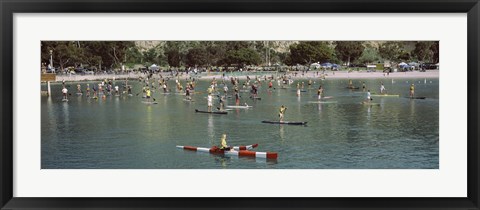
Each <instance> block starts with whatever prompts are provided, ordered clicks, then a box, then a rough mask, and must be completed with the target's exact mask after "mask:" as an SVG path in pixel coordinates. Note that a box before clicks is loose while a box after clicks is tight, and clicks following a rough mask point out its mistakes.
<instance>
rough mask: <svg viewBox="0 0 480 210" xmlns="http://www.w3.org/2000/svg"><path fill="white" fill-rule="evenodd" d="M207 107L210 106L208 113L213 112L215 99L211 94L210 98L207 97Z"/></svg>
mask: <svg viewBox="0 0 480 210" xmlns="http://www.w3.org/2000/svg"><path fill="white" fill-rule="evenodd" d="M207 105H208V109H207V110H208V111H209V112H211V111H212V106H213V97H212V94H211V93H209V94H208V96H207Z"/></svg>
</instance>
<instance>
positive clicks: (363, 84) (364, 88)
mask: <svg viewBox="0 0 480 210" xmlns="http://www.w3.org/2000/svg"><path fill="white" fill-rule="evenodd" d="M366 89H367V86H366V85H365V82H363V83H362V91H363V92H365V90H366Z"/></svg>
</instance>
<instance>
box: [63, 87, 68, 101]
mask: <svg viewBox="0 0 480 210" xmlns="http://www.w3.org/2000/svg"><path fill="white" fill-rule="evenodd" d="M62 93H63V100H67V93H68V89H67V88H66V87H65V86H63V89H62Z"/></svg>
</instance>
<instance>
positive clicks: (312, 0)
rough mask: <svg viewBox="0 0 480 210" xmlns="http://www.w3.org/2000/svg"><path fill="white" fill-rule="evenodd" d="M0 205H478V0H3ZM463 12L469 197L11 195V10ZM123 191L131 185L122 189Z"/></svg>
mask: <svg viewBox="0 0 480 210" xmlns="http://www.w3.org/2000/svg"><path fill="white" fill-rule="evenodd" d="M0 7H1V18H2V19H1V21H2V24H1V29H0V31H1V34H0V36H1V43H0V44H1V49H2V50H1V56H0V63H1V67H2V68H1V87H2V90H1V93H0V94H1V95H0V98H1V101H2V102H1V113H0V116H1V119H2V120H1V144H0V155H1V165H0V190H1V191H0V206H1V209H67V208H76V209H120V208H121V209H274V208H275V209H278V208H281V209H374V208H375V209H479V193H478V192H479V182H478V180H479V162H478V160H479V158H480V157H479V151H480V150H479V144H478V134H479V131H480V129H479V126H478V117H479V115H478V101H479V97H478V96H479V85H478V82H479V81H480V78H479V74H478V71H479V70H480V69H479V65H478V63H479V60H480V57H479V55H480V54H479V49H480V47H479V41H478V38H479V27H478V26H479V13H480V5H479V1H478V0H410V1H399V0H383V1H378V0H337V1H331V0H300V1H295V0H256V1H251V0H232V1H223V0H176V1H172V0H142V1H135V0H99V1H93V0H86V1H81V0H73V1H67V0H37V1H34V0H0ZM203 12H209V13H260V12H262V13H263V12H265V13H279V12H282V13H283V12H286V13H467V15H468V16H467V18H468V22H467V24H468V31H467V33H468V122H467V123H468V163H467V166H468V180H467V181H468V188H467V191H468V192H467V193H468V196H467V197H466V198H413V197H412V198H40V197H39V198H23V197H22V198H16V197H13V196H12V195H13V182H14V177H13V125H12V122H13V121H14V119H13V114H12V112H13V110H14V108H15V106H14V104H13V102H12V101H13V53H12V52H13V40H14V37H13V15H14V14H15V13H203ZM126 190H128V189H126Z"/></svg>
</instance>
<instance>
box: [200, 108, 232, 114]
mask: <svg viewBox="0 0 480 210" xmlns="http://www.w3.org/2000/svg"><path fill="white" fill-rule="evenodd" d="M195 112H197V113H205V114H228V112H208V111H200V110H198V109H195Z"/></svg>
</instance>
